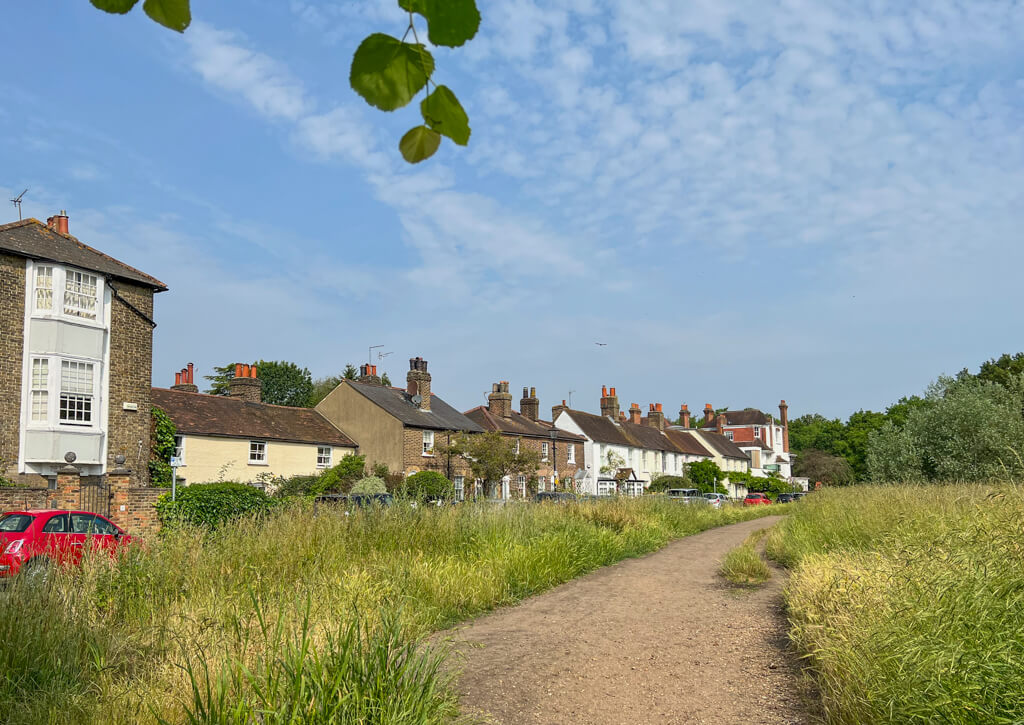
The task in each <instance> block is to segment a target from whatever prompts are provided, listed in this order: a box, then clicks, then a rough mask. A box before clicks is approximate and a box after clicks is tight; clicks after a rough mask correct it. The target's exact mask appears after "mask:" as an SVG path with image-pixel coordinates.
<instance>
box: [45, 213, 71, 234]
mask: <svg viewBox="0 0 1024 725" xmlns="http://www.w3.org/2000/svg"><path fill="white" fill-rule="evenodd" d="M46 226H48V227H50V229H52V230H53V231H55V232H57V233H58V234H70V232H68V213H67V211H65V210H64V209H61V210H60V214H57V215H55V216H52V217H50V218H49V219H47V220H46Z"/></svg>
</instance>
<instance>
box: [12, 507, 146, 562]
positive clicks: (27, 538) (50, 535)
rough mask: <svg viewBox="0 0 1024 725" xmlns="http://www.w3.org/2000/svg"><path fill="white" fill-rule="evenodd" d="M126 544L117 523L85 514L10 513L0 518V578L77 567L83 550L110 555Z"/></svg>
mask: <svg viewBox="0 0 1024 725" xmlns="http://www.w3.org/2000/svg"><path fill="white" fill-rule="evenodd" d="M130 541H131V537H130V536H128V535H127V534H126V533H125V532H124V531H123V530H122V529H121V528H120V527H119V526H118V525H117V524H115V523H113V522H112V521H111V520H110V519H108V518H106V517H105V516H101V515H99V514H94V513H91V512H89V511H58V510H54V509H32V510H28V511H11V512H9V513H5V514H3V515H2V516H0V577H11V576H14V575H15V574H17V573H18V572H19V571H21V570H23V569H24V570H25V571H26V572H28V571H45V570H46V568H47V567H48V566H49V565H51V564H54V563H57V564H77V563H78V562H80V561H81V560H82V554H83V552H84V550H85V548H86V547H89V548H98V549H104V550H107V551H109V552H110V553H111V555H113V553H114V552H115V551H116V550H117V549H118V548H119V547H121V546H123V545H125V544H127V543H129V542H130Z"/></svg>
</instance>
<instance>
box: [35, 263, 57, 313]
mask: <svg viewBox="0 0 1024 725" xmlns="http://www.w3.org/2000/svg"><path fill="white" fill-rule="evenodd" d="M35 302H36V309H37V310H40V311H49V310H52V309H53V267H48V266H39V267H36V300H35Z"/></svg>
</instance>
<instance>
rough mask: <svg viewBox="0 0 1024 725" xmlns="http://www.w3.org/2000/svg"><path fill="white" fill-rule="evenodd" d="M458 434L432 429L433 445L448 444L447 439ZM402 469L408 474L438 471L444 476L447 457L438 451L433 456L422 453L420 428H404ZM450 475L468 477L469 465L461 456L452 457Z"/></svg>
mask: <svg viewBox="0 0 1024 725" xmlns="http://www.w3.org/2000/svg"><path fill="white" fill-rule="evenodd" d="M459 435H461V434H460V433H459V432H458V431H442V430H435V431H434V446H435V447H436V446H444V445H448V443H449V440H455V439H456V438H457V437H458V436H459ZM402 436H403V437H402V471H403V472H404V473H405V474H406V475H409V474H411V473H414V472H416V471H438V472H440V473H443V474H444V475H445V476H447V475H448V474H449V471H448V457H447V456H443V455H441V454H440V453H438V454H437V455H436V456H434V457H430V456H424V455H423V430H422V429H421V428H404V429H403V431H402ZM451 475H452V476H466V478H467V479H468V478H470V476H471V472H470V470H469V465H468V464H467V463H466V462H465V461H464V460H462V459H461V458H455V457H452V459H451Z"/></svg>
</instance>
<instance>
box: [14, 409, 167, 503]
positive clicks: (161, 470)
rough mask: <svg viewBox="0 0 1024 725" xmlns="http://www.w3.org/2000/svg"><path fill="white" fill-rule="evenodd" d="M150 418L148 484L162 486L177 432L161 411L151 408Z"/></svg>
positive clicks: (165, 481)
mask: <svg viewBox="0 0 1024 725" xmlns="http://www.w3.org/2000/svg"><path fill="white" fill-rule="evenodd" d="M150 417H151V418H152V421H153V425H152V428H151V431H152V434H151V435H150V446H149V482H150V483H151V484H153V485H154V486H162V485H164V484H168V483H170V482H171V456H173V455H174V436H175V434H176V433H177V432H178V431H177V429H176V428H175V426H174V421H172V420H171V419H170V416H168V415H167V413H165V412H164V411H163V409H161V408H157V407H156V406H153V407H152V408H150ZM2 473H3V471H2V470H0V474H2Z"/></svg>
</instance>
